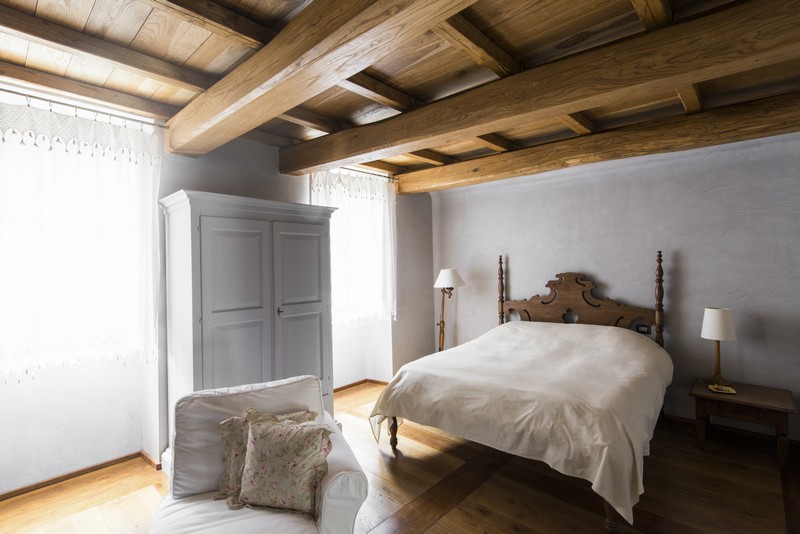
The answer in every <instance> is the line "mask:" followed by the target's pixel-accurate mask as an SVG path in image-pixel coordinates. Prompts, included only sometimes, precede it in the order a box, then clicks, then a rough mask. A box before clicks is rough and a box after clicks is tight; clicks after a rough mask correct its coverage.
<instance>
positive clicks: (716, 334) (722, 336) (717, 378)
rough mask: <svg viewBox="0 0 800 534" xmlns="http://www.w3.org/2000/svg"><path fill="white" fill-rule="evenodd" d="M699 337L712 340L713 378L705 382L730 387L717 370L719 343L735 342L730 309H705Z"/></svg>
mask: <svg viewBox="0 0 800 534" xmlns="http://www.w3.org/2000/svg"><path fill="white" fill-rule="evenodd" d="M700 337H702V338H704V339H713V340H714V376H712V377H711V378H709V379H708V380H706V382H708V383H709V384H717V385H719V386H731V385H733V384H731V383H730V382H729V381H727V380H725V379H724V378H723V377H722V373H721V372H720V370H719V342H720V341H735V340H736V332H735V331H734V328H733V314H731V310H730V308H706V311H705V313H704V314H703V328H702V330H701V331H700Z"/></svg>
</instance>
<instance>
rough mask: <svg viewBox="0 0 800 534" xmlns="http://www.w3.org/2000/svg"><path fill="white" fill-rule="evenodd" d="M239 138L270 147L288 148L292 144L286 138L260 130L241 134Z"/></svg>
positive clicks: (256, 129)
mask: <svg viewBox="0 0 800 534" xmlns="http://www.w3.org/2000/svg"><path fill="white" fill-rule="evenodd" d="M240 137H242V138H244V139H249V140H251V141H256V142H258V143H263V144H265V145H270V146H289V145H291V144H292V140H291V139H289V138H288V137H283V136H281V135H275V134H274V133H272V132H267V131H265V130H262V129H260V128H255V129H253V130H250V131H249V132H247V133H245V134H242V135H241V136H240Z"/></svg>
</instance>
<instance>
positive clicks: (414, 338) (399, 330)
mask: <svg viewBox="0 0 800 534" xmlns="http://www.w3.org/2000/svg"><path fill="white" fill-rule="evenodd" d="M431 225H432V219H431V197H430V195H428V194H418V195H405V196H398V197H397V319H396V321H394V322H393V323H392V372H396V371H397V370H398V369H399V368H400V367H402V366H403V365H404V364H406V363H408V362H410V361H413V360H416V359H417V358H419V357H420V356H425V355H426V354H430V353H432V352H434V351H435V350H436V341H432V340H431V338H430V337H428V336H427V335H426V333H427V332H428V331H429V329H430V328H431V327H432V325H433V324H434V321H435V319H434V310H433V308H431V306H430V298H431V295H434V294H436V293H437V292H438V291H439V290H437V289H434V288H433V282H434V278H435V277H434V274H433V240H432V237H431ZM436 310H437V312H436V313H437V315H436V317H438V307H437V308H436ZM448 319H449V316H448ZM370 378H374V377H372V376H370Z"/></svg>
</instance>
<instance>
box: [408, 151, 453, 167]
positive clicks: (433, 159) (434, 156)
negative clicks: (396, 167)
mask: <svg viewBox="0 0 800 534" xmlns="http://www.w3.org/2000/svg"><path fill="white" fill-rule="evenodd" d="M404 156H408V157H410V158H414V159H416V160H419V161H424V162H425V163H430V164H431V165H450V164H452V163H456V162H457V161H458V160H457V159H455V158H451V157H450V156H445V155H444V154H440V153H438V152H434V151H433V150H416V151H414V152H409V153H408V154H404Z"/></svg>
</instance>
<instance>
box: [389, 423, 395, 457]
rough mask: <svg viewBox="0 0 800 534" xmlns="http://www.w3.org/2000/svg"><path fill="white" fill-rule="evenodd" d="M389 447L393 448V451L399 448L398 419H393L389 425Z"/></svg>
mask: <svg viewBox="0 0 800 534" xmlns="http://www.w3.org/2000/svg"><path fill="white" fill-rule="evenodd" d="M389 445H391V446H392V450H394V449H396V448H397V417H392V422H391V424H390V425H389Z"/></svg>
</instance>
